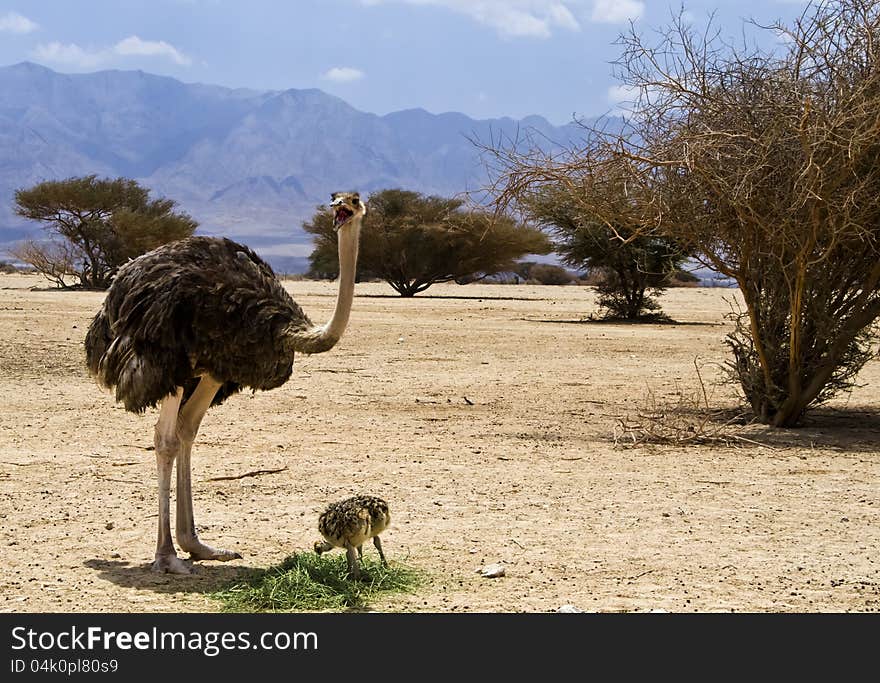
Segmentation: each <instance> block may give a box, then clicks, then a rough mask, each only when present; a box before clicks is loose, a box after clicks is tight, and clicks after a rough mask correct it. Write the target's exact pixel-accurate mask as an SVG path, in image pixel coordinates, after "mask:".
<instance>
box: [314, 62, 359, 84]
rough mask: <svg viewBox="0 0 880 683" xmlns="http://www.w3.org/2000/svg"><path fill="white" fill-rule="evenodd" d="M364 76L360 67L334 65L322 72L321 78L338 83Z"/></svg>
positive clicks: (348, 81)
mask: <svg viewBox="0 0 880 683" xmlns="http://www.w3.org/2000/svg"><path fill="white" fill-rule="evenodd" d="M363 77H364V72H363V71H361V70H360V69H353V68H352V67H350V66H334V67H333V68H332V69H329V70H327V71H325V72H324V73H323V74H321V78H325V79H327V80H328V81H336V82H337V83H350V82H351V81H357V80H360V79H361V78H363Z"/></svg>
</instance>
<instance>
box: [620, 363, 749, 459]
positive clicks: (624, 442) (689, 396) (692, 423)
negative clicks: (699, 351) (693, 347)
mask: <svg viewBox="0 0 880 683" xmlns="http://www.w3.org/2000/svg"><path fill="white" fill-rule="evenodd" d="M694 368H696V373H697V382H698V387H697V388H695V389H693V390H692V391H689V392H688V391H685V390H682V389H679V390H677V391H676V392H675V394H674V396H673V397H671V398H668V399H666V398H661V397H658V396H657V393H656V392H655V391H654V390H653V389H651V388H650V387H649V388H648V393H647V395H646V396H645V400H644V402H643V404H642V405H641V406H640V407H639V409H638V411H637V412H636V414H635V415H626V416H623V417H619V418H618V419H617V424H616V425H615V426H614V436H613V438H614V444H615V445H616V446H640V445H644V444H661V445H670V446H691V445H723V446H741V445H744V444H746V443H749V444H754V442H753V441H751V440H750V439H748V438H746V437H744V436H742V435H741V434H737V431H738V429H739V428H740V427H742V426H743V425H745V424H748V423H749V420H750V415H749V414H747V413H742V412H735V411H731V410H730V409H727V408H713V407H712V402H711V401H710V397H709V391H708V390H707V388H706V383H705V381H704V380H703V375H702V373H701V372H700V365H699V363H698V362H697V359H694Z"/></svg>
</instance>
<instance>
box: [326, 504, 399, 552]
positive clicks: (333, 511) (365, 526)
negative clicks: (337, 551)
mask: <svg viewBox="0 0 880 683" xmlns="http://www.w3.org/2000/svg"><path fill="white" fill-rule="evenodd" d="M390 523H391V513H390V512H389V510H388V503H386V502H385V501H384V500H382V499H381V498H379V497H378V496H367V495H358V496H352V497H351V498H346V499H345V500H341V501H338V502H336V503H331V504H330V505H328V506H327V509H326V510H324V512H322V513H321V516H320V517H318V531H320V532H321V536H323V537H324V539H325V540H326V541H327V543H329V544H330V545H331V546H333V547H334V548H345V547H346V546H347V545H349V546H351V547H353V548H358V547H360V546H361V545H363V544H364V542H365V541H368V540H370V539H371V538H374V537H376V536H378V535H379V534H381V533H382V532H383V531H384V530H385V529H386V528H387V527H388V525H389V524H390ZM319 545H322V544H321V542H320V541H318V542H317V543H316V544H315V546H316V547H315V549H316V551H317V549H318V546H319Z"/></svg>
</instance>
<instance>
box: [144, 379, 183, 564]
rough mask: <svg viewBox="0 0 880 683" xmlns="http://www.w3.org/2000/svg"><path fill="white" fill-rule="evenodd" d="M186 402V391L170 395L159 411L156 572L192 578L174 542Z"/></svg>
mask: <svg viewBox="0 0 880 683" xmlns="http://www.w3.org/2000/svg"><path fill="white" fill-rule="evenodd" d="M182 398H183V389H182V388H180V387H178V389H177V393H175V394H169V395H168V396H166V397H165V398H164V399H163V400H162V405H161V407H160V408H159V421H158V422H157V423H156V431H155V439H154V443H155V444H156V469H157V470H158V475H159V537H158V540H157V541H156V559H155V561H154V562H153V571H156V572H169V573H171V574H190V573H192V569H190V567H189V566H188V565H186V564H185V563H184V562H183V561H182V560H181V559H180V558H179V557H177V553H175V552H174V542H173V541H172V540H171V502H170V501H171V470H172V468H173V467H174V459H175V458H176V457H177V456H178V454H179V453H180V438H179V437H178V433H177V411H178V410H179V409H180V401H181V399H182Z"/></svg>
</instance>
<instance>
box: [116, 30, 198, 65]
mask: <svg viewBox="0 0 880 683" xmlns="http://www.w3.org/2000/svg"><path fill="white" fill-rule="evenodd" d="M113 52H114V53H116V54H118V55H124V56H128V55H138V56H142V57H167V58H168V59H170V60H171V61H173V62H174V63H175V64H180V65H181V66H189V65H190V64H192V59H190V58H189V57H187V56H186V55H185V54H183V53H182V52H181V51H180V50H178V49H177V48H176V47H174V46H173V45H170V44H168V43H166V42H165V41H164V40H141V39H140V38H138V37H137V36H129V37H128V38H123V39H122V40H120V41H119V42H118V43H116V45H114V46H113Z"/></svg>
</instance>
